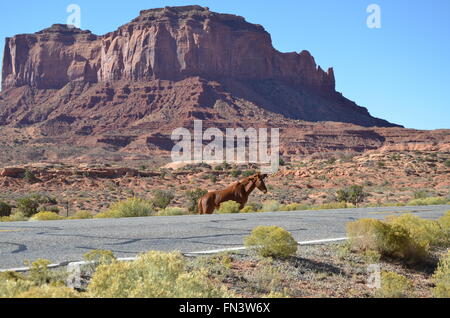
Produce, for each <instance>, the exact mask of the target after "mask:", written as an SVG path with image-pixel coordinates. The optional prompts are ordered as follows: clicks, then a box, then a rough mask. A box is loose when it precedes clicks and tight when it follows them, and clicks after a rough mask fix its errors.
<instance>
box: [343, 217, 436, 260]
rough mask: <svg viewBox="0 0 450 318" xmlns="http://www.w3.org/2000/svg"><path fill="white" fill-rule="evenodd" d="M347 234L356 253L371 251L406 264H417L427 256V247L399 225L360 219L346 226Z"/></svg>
mask: <svg viewBox="0 0 450 318" xmlns="http://www.w3.org/2000/svg"><path fill="white" fill-rule="evenodd" d="M347 234H348V236H349V238H350V241H349V243H350V246H351V247H352V248H353V249H354V250H356V251H361V252H365V251H368V250H372V251H376V252H378V253H379V254H380V255H381V256H386V257H392V258H397V259H402V260H405V261H407V262H417V261H420V260H423V259H424V258H425V257H426V256H427V246H426V245H424V244H422V243H421V242H418V241H416V240H415V239H414V238H413V237H412V236H411V234H410V232H409V230H408V229H407V228H405V227H403V226H401V225H399V224H395V223H387V222H383V221H379V220H374V219H361V220H358V221H355V222H350V223H348V224H347Z"/></svg>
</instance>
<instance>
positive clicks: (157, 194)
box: [152, 190, 175, 209]
mask: <svg viewBox="0 0 450 318" xmlns="http://www.w3.org/2000/svg"><path fill="white" fill-rule="evenodd" d="M174 198H175V196H174V195H173V193H171V192H168V191H164V190H155V191H153V199H152V202H153V204H154V206H155V207H157V208H159V209H165V208H167V207H168V206H169V204H170V202H172V200H173V199H174Z"/></svg>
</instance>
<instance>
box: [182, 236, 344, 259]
mask: <svg viewBox="0 0 450 318" xmlns="http://www.w3.org/2000/svg"><path fill="white" fill-rule="evenodd" d="M346 240H348V238H347V237H339V238H332V239H324V240H313V241H303V242H297V243H298V245H301V246H303V245H314V244H322V243H331V242H340V241H346ZM246 249H247V248H246V247H244V246H241V247H230V248H222V249H217V250H208V251H196V252H190V253H183V254H184V255H209V254H218V253H224V252H237V251H243V250H246Z"/></svg>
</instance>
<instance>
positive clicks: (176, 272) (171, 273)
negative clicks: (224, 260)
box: [88, 252, 231, 298]
mask: <svg viewBox="0 0 450 318" xmlns="http://www.w3.org/2000/svg"><path fill="white" fill-rule="evenodd" d="M88 293H89V294H90V295H91V296H92V297H100V298H135V297H137V298H222V297H231V294H230V293H229V292H228V291H227V289H226V288H225V287H224V286H221V285H218V284H217V283H215V282H213V281H211V280H210V279H209V278H208V275H207V272H206V270H194V271H190V272H188V271H187V270H186V261H185V259H184V258H183V256H182V255H181V254H180V253H178V252H173V253H163V252H149V253H146V254H143V255H141V256H140V257H139V259H137V260H136V261H134V262H128V263H127V262H113V263H111V264H110V265H100V266H99V267H98V268H97V270H96V272H95V274H94V276H93V277H92V280H91V282H90V284H89V286H88Z"/></svg>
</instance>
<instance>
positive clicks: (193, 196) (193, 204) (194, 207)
mask: <svg viewBox="0 0 450 318" xmlns="http://www.w3.org/2000/svg"><path fill="white" fill-rule="evenodd" d="M207 193H208V191H206V190H202V189H196V190H193V191H187V192H186V197H187V199H188V206H187V208H188V211H189V212H191V213H198V200H200V198H201V197H203V196H204V195H205V194H207Z"/></svg>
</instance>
